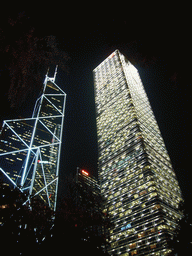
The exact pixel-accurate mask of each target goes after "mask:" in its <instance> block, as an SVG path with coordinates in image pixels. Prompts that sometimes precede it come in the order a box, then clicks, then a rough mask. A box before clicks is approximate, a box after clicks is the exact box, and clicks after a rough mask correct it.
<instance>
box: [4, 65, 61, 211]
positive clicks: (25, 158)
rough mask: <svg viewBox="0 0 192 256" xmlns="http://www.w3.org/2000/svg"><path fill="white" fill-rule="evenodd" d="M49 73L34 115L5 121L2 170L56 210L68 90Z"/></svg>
mask: <svg viewBox="0 0 192 256" xmlns="http://www.w3.org/2000/svg"><path fill="white" fill-rule="evenodd" d="M56 73H57V68H56V70H55V74H54V77H49V76H48V75H46V77H45V80H44V86H43V93H42V95H41V96H40V97H39V98H38V99H37V101H36V104H35V107H34V111H33V114H32V117H31V118H23V119H14V120H5V121H4V122H3V127H2V130H1V140H0V142H1V148H0V171H1V172H2V173H3V174H4V175H5V177H6V178H7V179H8V181H9V182H10V183H11V184H12V185H14V186H15V187H18V188H19V189H20V190H21V191H22V192H23V193H25V192H28V194H29V200H30V197H34V196H38V197H40V198H41V199H42V200H43V201H44V203H45V204H47V205H49V207H50V208H51V209H52V210H55V209H56V202H57V189H58V176H59V161H60V152H61V142H62V130H63V122H64V112H65V102H66V94H65V92H64V91H63V90H62V89H61V88H60V87H59V86H58V85H57V84H56V83H55V78H56Z"/></svg>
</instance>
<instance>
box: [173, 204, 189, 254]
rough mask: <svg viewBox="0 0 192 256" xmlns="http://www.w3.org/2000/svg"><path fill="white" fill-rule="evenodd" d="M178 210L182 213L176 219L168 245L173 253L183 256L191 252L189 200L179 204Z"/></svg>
mask: <svg viewBox="0 0 192 256" xmlns="http://www.w3.org/2000/svg"><path fill="white" fill-rule="evenodd" d="M179 208H180V211H181V212H182V214H183V217H182V219H181V220H179V221H178V225H177V228H176V230H175V235H174V236H173V238H172V239H171V240H170V241H169V246H170V248H172V250H173V255H178V256H180V255H181V256H183V255H191V254H192V210H191V207H190V202H186V201H185V202H183V203H181V204H180V207H179Z"/></svg>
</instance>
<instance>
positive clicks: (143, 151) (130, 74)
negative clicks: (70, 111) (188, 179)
mask: <svg viewBox="0 0 192 256" xmlns="http://www.w3.org/2000/svg"><path fill="white" fill-rule="evenodd" d="M93 75H94V84H95V103H96V122H97V137H98V152H99V153H98V168H99V170H98V176H99V180H100V186H101V194H102V195H103V196H104V197H105V198H106V200H107V204H106V206H105V211H107V212H109V213H110V214H111V219H112V222H113V223H114V225H115V228H113V229H111V230H110V233H111V241H110V244H111V248H109V252H110V253H116V254H117V255H126V256H128V255H146V253H147V255H167V254H168V253H170V249H169V248H168V246H167V241H168V239H170V238H171V237H172V236H173V234H174V229H175V228H176V223H177V220H178V219H180V218H181V214H180V213H179V212H178V207H179V203H180V202H181V201H182V196H181V191H180V188H179V185H178V181H177V178H176V175H175V173H174V171H173V168H172V165H171V161H170V158H169V155H168V153H167V150H166V147H165V144H164V141H163V138H162V135H161V133H160V130H159V127H158V124H157V122H156V120H155V117H154V114H153V111H152V109H151V106H150V103H149V101H148V98H147V95H146V93H145V90H144V88H143V84H142V81H141V79H140V76H139V73H138V71H137V69H136V68H135V67H134V66H133V65H132V64H131V63H130V62H129V61H128V60H127V59H126V58H125V57H124V56H123V55H122V54H121V53H120V52H119V51H118V50H116V51H114V52H113V53H112V54H110V56H109V57H107V58H106V59H105V60H104V61H103V62H102V63H101V64H100V65H99V66H97V67H96V68H95V69H94V71H93Z"/></svg>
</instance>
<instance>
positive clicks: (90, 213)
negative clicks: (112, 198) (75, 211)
mask: <svg viewBox="0 0 192 256" xmlns="http://www.w3.org/2000/svg"><path fill="white" fill-rule="evenodd" d="M75 183H76V185H77V187H76V195H77V197H76V202H77V205H76V206H77V208H81V207H82V208H84V210H85V212H86V215H87V217H88V218H89V219H90V225H87V226H86V227H85V231H86V232H87V233H88V234H91V237H94V236H95V237H96V239H99V241H100V242H99V243H98V245H99V246H100V249H101V250H103V251H106V247H107V246H108V241H109V230H108V228H107V226H108V225H110V222H109V219H108V215H107V214H106V213H104V211H103V210H104V200H103V197H102V196H101V191H100V186H99V185H98V181H97V179H96V178H95V177H93V176H91V175H90V174H89V173H88V172H87V171H86V170H83V169H79V168H78V169H77V173H76V179H75Z"/></svg>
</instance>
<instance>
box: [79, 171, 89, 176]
mask: <svg viewBox="0 0 192 256" xmlns="http://www.w3.org/2000/svg"><path fill="white" fill-rule="evenodd" d="M81 173H82V174H84V175H86V176H89V173H88V172H86V171H85V170H82V171H81Z"/></svg>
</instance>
